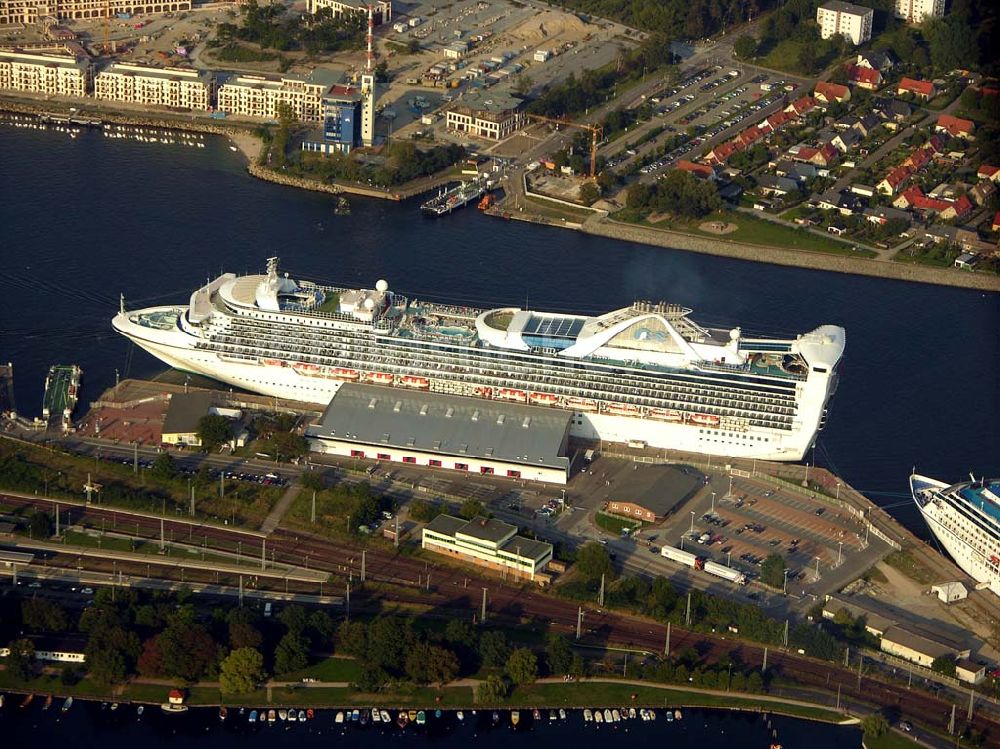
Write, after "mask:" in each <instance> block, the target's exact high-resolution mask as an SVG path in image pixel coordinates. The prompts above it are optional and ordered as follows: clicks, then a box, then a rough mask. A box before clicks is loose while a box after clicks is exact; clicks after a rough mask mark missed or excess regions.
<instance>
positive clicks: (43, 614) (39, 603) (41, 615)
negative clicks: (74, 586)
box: [21, 598, 69, 632]
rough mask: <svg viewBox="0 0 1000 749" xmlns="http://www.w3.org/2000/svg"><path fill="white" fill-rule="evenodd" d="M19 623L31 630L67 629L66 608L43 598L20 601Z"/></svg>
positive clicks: (53, 630)
mask: <svg viewBox="0 0 1000 749" xmlns="http://www.w3.org/2000/svg"><path fill="white" fill-rule="evenodd" d="M21 623H22V624H23V625H24V627H25V628H26V629H29V630H31V631H32V632H65V631H66V630H67V629H69V617H68V616H67V615H66V610H65V609H64V608H63V607H62V606H60V605H59V604H58V603H55V602H54V601H49V600H47V599H45V598H31V599H29V600H27V601H22V602H21Z"/></svg>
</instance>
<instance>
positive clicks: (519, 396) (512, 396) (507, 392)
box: [497, 388, 528, 403]
mask: <svg viewBox="0 0 1000 749" xmlns="http://www.w3.org/2000/svg"><path fill="white" fill-rule="evenodd" d="M497 398H498V399H500V400H505V401H517V402H518V403H524V402H525V401H526V400H527V399H528V394H527V393H526V392H524V391H523V390H514V389H513V388H500V390H498V391H497Z"/></svg>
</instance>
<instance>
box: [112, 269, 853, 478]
mask: <svg viewBox="0 0 1000 749" xmlns="http://www.w3.org/2000/svg"><path fill="white" fill-rule="evenodd" d="M690 312H691V310H689V309H685V308H683V307H679V306H676V305H671V304H664V303H659V304H651V303H647V302H637V303H635V304H633V305H632V306H630V307H625V308H623V309H618V310H615V311H613V312H608V313H606V314H603V315H599V316H597V317H587V316H580V315H571V314H555V313H549V312H535V311H528V310H522V309H519V308H514V307H509V308H500V309H475V308H470V307H456V306H449V305H444V304H438V303H434V302H428V301H424V300H417V299H408V298H407V297H405V296H403V295H402V294H399V293H396V292H393V291H390V290H389V285H388V284H387V283H386V282H385V281H379V282H378V283H376V284H375V288H374V289H347V288H336V287H331V286H323V285H319V284H316V283H312V282H310V281H305V280H300V281H294V280H292V279H291V278H289V277H288V275H287V274H284V275H282V274H280V273H279V272H278V260H277V258H271V259H270V260H268V263H267V272H266V273H265V274H263V275H248V276H239V277H238V276H236V275H234V274H232V273H226V274H223V275H221V276H219V277H218V278H216V279H215V280H213V281H210V282H209V283H207V284H206V285H205V286H203V287H201V288H200V289H198V290H197V291H195V292H194V293H193V294H192V295H191V299H190V302H189V303H188V304H187V305H184V306H166V307H151V308H147V309H141V310H133V311H126V310H125V302H124V299H123V300H122V308H121V310H120V312H119V314H117V315H116V316H115V318H114V321H113V326H114V328H115V330H117V331H118V332H120V333H121V334H122V335H125V336H127V337H128V338H130V339H132V340H133V341H134V342H135V343H137V344H138V345H139V346H141V347H142V348H143V349H145V350H146V351H148V352H149V353H151V354H152V355H153V356H155V357H157V358H159V359H162V360H163V361H164V362H166V363H167V364H169V365H170V366H172V367H176V368H177V369H181V370H186V371H189V372H194V373H197V374H201V375H206V376H208V377H212V378H214V379H216V380H220V381H222V382H225V383H228V384H231V385H235V386H237V387H240V388H244V389H246V390H250V391H253V392H257V393H263V394H266V395H271V396H276V397H279V398H288V399H292V400H297V401H305V402H312V403H324V404H325V403H328V402H329V401H330V399H331V398H332V397H333V395H334V394H335V393H336V392H337V390H338V389H339V388H340V386H341V385H342V384H343V383H345V382H366V383H371V384H378V385H385V386H391V387H399V388H412V389H424V390H431V391H435V392H441V393H451V394H455V395H462V396H470V397H479V398H492V399H496V400H507V401H515V402H520V403H528V404H532V405H538V406H549V407H553V408H562V409H565V410H568V411H571V412H572V414H573V416H572V424H571V431H570V434H571V435H573V436H577V437H582V438H587V439H602V440H606V441H613V442H633V443H636V442H639V443H645V444H646V445H649V446H652V447H664V448H671V449H677V450H687V451H692V452H700V453H708V454H712V455H728V456H735V457H755V458H762V459H771V460H800V459H801V458H802V456H803V455H804V454H805V453H806V451H807V450H808V449H809V448H810V447H811V446H812V445H813V442H814V440H815V437H816V433H817V432H818V431H819V430H820V429H821V428H822V426H823V423H824V419H825V415H826V405H827V401H828V400H829V398H830V396H831V395H832V393H833V391H834V389H835V385H836V381H837V375H836V371H835V368H836V366H837V364H838V362H839V361H840V359H841V357H842V355H843V353H844V345H845V333H844V329H843V328H840V327H837V326H833V325H824V326H822V327H819V328H817V329H815V330H813V331H812V332H809V333H804V334H802V335H799V336H797V337H796V338H794V339H789V340H781V339H774V338H751V337H744V336H743V334H742V332H741V331H740V329H739V328H736V329H733V330H719V329H714V328H706V327H702V326H700V325H698V324H697V323H695V322H694V321H692V320H691V319H690V318H689V314H690Z"/></svg>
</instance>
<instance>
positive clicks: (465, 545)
mask: <svg viewBox="0 0 1000 749" xmlns="http://www.w3.org/2000/svg"><path fill="white" fill-rule="evenodd" d="M421 546H422V547H423V548H425V549H428V550H429V551H434V552H437V553H439V554H448V555H449V556H454V557H456V558H458V559H461V560H462V561H465V562H470V563H472V564H476V565H479V566H481V567H488V568H489V569H492V570H496V571H498V572H502V573H503V574H505V575H513V576H515V577H520V578H524V579H526V580H536V579H538V576H539V575H540V574H541V573H542V572H543V571H544V570H545V567H546V566H547V565H548V563H549V562H551V561H552V544H549V543H545V542H543V541H535V540H534V539H531V538H525V537H524V536H518V535H517V526H514V525H510V524H509V523H504V522H503V521H500V520H497V519H495V518H491V519H489V520H487V519H486V518H482V517H476V518H473V519H472V520H463V519H461V518H456V517H452V516H451V515H438V516H437V517H436V518H434V519H433V520H432V521H431V522H430V523H428V524H427V525H426V527H425V528H424V530H423V534H422V536H421Z"/></svg>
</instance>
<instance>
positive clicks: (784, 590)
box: [781, 569, 788, 596]
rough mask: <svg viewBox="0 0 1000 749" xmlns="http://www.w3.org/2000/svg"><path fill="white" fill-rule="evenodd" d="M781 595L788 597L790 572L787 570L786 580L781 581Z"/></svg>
mask: <svg viewBox="0 0 1000 749" xmlns="http://www.w3.org/2000/svg"><path fill="white" fill-rule="evenodd" d="M781 595H783V596H786V595H788V570H787V569H785V574H784V578H783V579H782V581H781Z"/></svg>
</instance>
